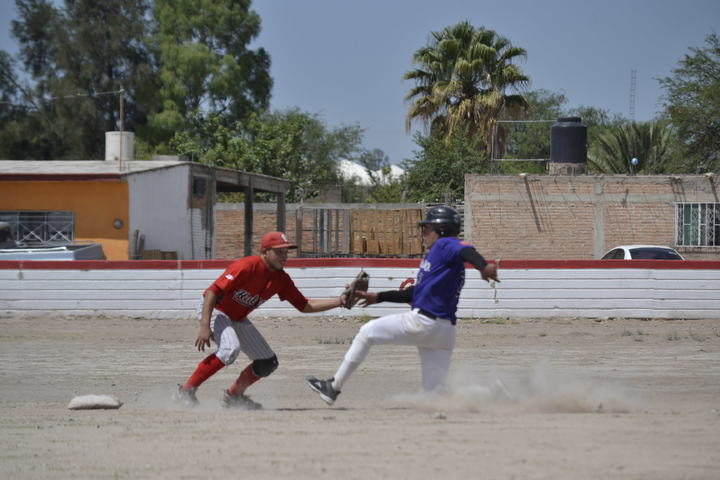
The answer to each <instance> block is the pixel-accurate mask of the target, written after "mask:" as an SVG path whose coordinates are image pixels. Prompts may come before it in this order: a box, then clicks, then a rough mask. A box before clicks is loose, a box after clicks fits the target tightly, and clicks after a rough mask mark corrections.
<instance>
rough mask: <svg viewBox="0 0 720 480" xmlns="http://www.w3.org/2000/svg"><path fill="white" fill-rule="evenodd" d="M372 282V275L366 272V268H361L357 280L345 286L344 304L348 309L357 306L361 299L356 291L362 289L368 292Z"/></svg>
mask: <svg viewBox="0 0 720 480" xmlns="http://www.w3.org/2000/svg"><path fill="white" fill-rule="evenodd" d="M369 284H370V275H368V274H367V273H365V271H364V270H360V273H358V274H357V276H356V277H355V280H353V281H352V282H351V283H350V285H348V286H347V287H346V288H345V291H344V292H343V295H345V304H344V305H343V306H344V307H345V308H347V309H348V310H349V309H351V308H352V307H354V306H355V304H356V303H357V302H358V301H360V297H359V296H356V295H355V292H357V291H361V292H366V291H367V289H368V285H369Z"/></svg>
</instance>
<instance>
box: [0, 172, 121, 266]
mask: <svg viewBox="0 0 720 480" xmlns="http://www.w3.org/2000/svg"><path fill="white" fill-rule="evenodd" d="M128 203H129V202H128V184H127V182H124V181H120V180H114V181H113V180H110V181H97V180H90V181H57V182H53V181H48V182H35V181H17V182H14V181H9V182H0V210H46V211H51V210H68V211H73V212H75V241H76V242H98V243H100V244H102V246H103V250H104V251H105V256H106V257H107V259H108V260H127V259H128V221H129V218H128ZM116 218H119V219H120V220H122V222H123V226H122V228H121V229H119V230H117V229H115V228H114V227H113V221H114V220H115V219H116Z"/></svg>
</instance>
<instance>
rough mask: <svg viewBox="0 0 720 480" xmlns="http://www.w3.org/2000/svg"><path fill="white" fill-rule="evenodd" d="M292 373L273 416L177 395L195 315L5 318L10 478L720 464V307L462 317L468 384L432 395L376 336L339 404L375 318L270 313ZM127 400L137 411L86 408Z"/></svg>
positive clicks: (3, 391)
mask: <svg viewBox="0 0 720 480" xmlns="http://www.w3.org/2000/svg"><path fill="white" fill-rule="evenodd" d="M254 321H255V324H256V325H257V326H258V327H259V328H260V330H261V331H262V332H263V333H264V334H265V336H266V337H267V339H268V340H269V342H270V344H271V345H272V346H273V347H274V348H275V350H276V352H277V354H278V357H279V359H280V368H279V369H278V370H277V371H276V372H275V373H274V374H273V375H272V376H271V377H269V378H268V379H265V380H263V381H261V382H259V383H258V384H256V385H255V386H253V387H252V388H251V390H250V391H249V393H250V394H251V396H252V397H253V398H254V399H255V400H257V401H260V402H262V403H263V404H264V406H265V408H264V410H261V411H253V412H247V411H236V410H230V411H229V410H225V409H222V408H221V407H220V399H221V390H222V389H223V388H224V387H227V386H228V385H229V384H230V382H231V381H232V380H233V379H234V378H235V376H236V375H237V373H238V372H239V370H240V369H241V368H242V367H243V366H244V365H245V359H244V358H242V357H241V359H239V361H238V363H236V364H235V365H233V366H231V367H229V368H227V369H224V370H223V371H221V372H220V373H218V374H217V375H216V376H215V377H213V378H211V379H210V380H209V381H208V382H207V383H206V384H205V385H203V387H202V388H201V390H200V391H199V393H198V397H199V399H200V401H201V406H200V408H198V409H196V410H193V411H189V410H185V409H183V408H180V407H179V406H177V405H174V404H173V403H172V402H171V401H170V397H171V395H172V392H173V389H174V387H175V384H176V383H178V382H181V381H183V380H184V379H185V378H186V377H187V375H189V374H190V373H191V372H192V370H193V369H194V368H195V366H196V365H197V362H198V361H199V360H200V359H201V358H203V355H202V354H200V353H199V352H196V351H194V347H193V345H192V344H193V341H194V339H195V336H196V334H197V328H196V323H195V321H194V320H191V319H188V320H143V319H129V318H123V319H110V318H32V319H30V318H23V319H20V318H14V319H11V318H0V340H1V345H2V348H1V349H0V358H1V359H2V361H0V378H1V379H2V382H1V384H0V385H1V386H2V388H0V432H1V434H0V455H1V456H2V461H1V462H0V477H1V478H12V479H24V478H33V479H48V478H81V479H104V478H112V479H117V478H121V479H122V478H133V479H135V478H152V479H180V478H214V479H223V478H247V479H278V478H279V479H284V478H287V479H290V478H292V479H305V478H313V479H315V478H328V479H338V478H341V479H377V478H393V479H404V478H415V479H419V478H444V479H454V478H463V479H470V478H492V479H510V478H533V479H534V478H546V479H579V478H618V479H619V478H622V479H626V478H632V479H634V478H642V479H655V478H657V479H682V478H692V479H705V478H706V479H716V478H720V320H691V321H682V320H673V321H641V320H627V319H614V320H603V321H594V320H591V319H534V320H513V319H497V320H489V321H481V320H461V321H460V323H459V327H458V328H459V332H458V333H459V335H458V345H457V348H456V351H455V355H454V357H453V367H452V379H451V386H452V393H451V394H450V395H449V396H448V397H446V398H441V399H439V398H430V397H426V396H423V395H420V394H418V393H417V390H418V385H419V362H418V358H417V353H416V351H415V350H414V349H413V348H411V347H388V346H382V347H375V348H373V350H372V351H371V352H370V355H369V356H368V359H367V361H366V362H365V363H364V364H363V366H362V367H361V368H360V369H359V370H358V371H357V372H356V374H355V375H354V376H353V377H352V378H351V379H350V381H349V382H348V383H347V384H346V386H345V391H344V392H343V393H342V395H341V396H340V398H339V400H338V402H337V404H336V407H334V408H331V407H327V406H325V404H324V403H322V402H321V401H320V399H319V398H318V397H317V396H316V395H315V394H314V393H313V392H311V391H310V389H309V388H308V387H307V386H306V385H305V383H304V381H303V375H304V374H305V373H314V374H317V375H319V376H329V375H330V374H332V373H333V372H334V369H335V367H336V366H337V365H338V362H339V361H340V359H341V357H342V355H343V354H344V352H345V350H346V349H347V347H348V344H349V341H350V339H351V338H352V336H353V335H354V334H355V332H356V331H357V329H358V327H359V325H360V321H359V320H356V319H337V318H314V317H296V318H274V319H269V318H268V319H263V318H257V317H256V318H255V319H254ZM85 394H111V395H115V396H117V397H118V398H119V399H120V400H122V401H123V402H124V405H123V406H122V408H120V409H119V410H92V411H74V410H68V408H67V405H68V403H69V402H70V400H71V399H72V398H73V397H74V396H76V395H85Z"/></svg>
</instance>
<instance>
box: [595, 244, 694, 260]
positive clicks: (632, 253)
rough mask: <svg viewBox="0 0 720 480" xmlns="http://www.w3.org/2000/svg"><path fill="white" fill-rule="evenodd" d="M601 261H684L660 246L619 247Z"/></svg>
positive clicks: (668, 248) (676, 254)
mask: <svg viewBox="0 0 720 480" xmlns="http://www.w3.org/2000/svg"><path fill="white" fill-rule="evenodd" d="M601 260H685V259H684V258H683V257H682V255H680V254H679V253H678V252H676V251H675V250H674V249H672V248H670V247H664V246H662V245H620V246H618V247H615V248H613V249H612V250H610V251H609V252H607V253H606V254H605V255H603V256H602V258H601Z"/></svg>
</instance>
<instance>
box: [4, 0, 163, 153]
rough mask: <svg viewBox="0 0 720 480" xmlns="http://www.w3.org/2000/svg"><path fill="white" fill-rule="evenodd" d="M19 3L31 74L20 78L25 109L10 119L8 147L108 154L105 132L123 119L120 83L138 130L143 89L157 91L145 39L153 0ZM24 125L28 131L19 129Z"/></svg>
mask: <svg viewBox="0 0 720 480" xmlns="http://www.w3.org/2000/svg"><path fill="white" fill-rule="evenodd" d="M16 4H17V8H18V13H19V17H18V20H14V21H13V22H12V34H13V36H14V38H15V39H16V40H17V41H18V42H19V45H20V52H19V59H20V63H21V64H22V70H23V71H24V72H25V74H26V75H27V76H29V78H30V79H31V81H26V82H25V83H24V84H22V85H21V84H20V82H17V80H16V81H15V87H14V88H15V90H14V91H15V93H16V94H18V95H16V97H15V99H16V100H18V101H22V102H23V107H24V109H25V113H24V114H22V115H20V114H16V115H15V117H14V118H13V119H12V121H11V122H10V123H8V124H3V126H2V135H3V136H4V137H5V139H6V140H7V141H10V144H9V145H6V146H4V147H3V148H6V149H9V150H11V151H14V152H17V154H19V155H20V158H53V159H60V158H103V156H104V142H105V138H104V132H105V131H108V130H117V129H118V127H119V124H120V103H119V101H118V98H119V95H118V93H117V92H118V91H119V90H121V89H125V90H126V92H127V95H126V100H127V101H126V103H125V112H126V115H125V120H126V123H125V127H126V128H127V129H128V130H131V129H133V128H134V127H135V126H136V125H137V124H138V123H142V122H143V121H144V119H145V111H144V110H143V107H142V106H143V105H144V103H145V102H144V95H147V94H148V93H149V92H151V90H152V89H151V88H149V86H148V82H149V77H150V75H151V70H152V69H151V66H150V63H149V62H150V58H149V56H148V53H147V50H146V48H145V45H144V44H143V43H142V39H143V38H144V36H145V35H146V30H145V28H146V27H145V25H146V22H145V18H146V17H145V16H146V13H147V4H146V1H145V0H128V1H125V2H96V1H93V0H67V1H66V2H65V5H64V7H63V8H56V7H55V6H54V5H53V2H50V1H48V0H17V1H16ZM19 77H20V76H19V75H14V76H13V78H15V79H17V78H19ZM0 88H3V90H5V89H6V88H7V85H6V84H3V85H0ZM19 92H22V93H21V94H19ZM16 113H17V112H16ZM18 131H20V132H23V133H24V134H25V135H26V137H25V138H23V137H18V136H17V135H14V134H13V132H18ZM28 138H29V141H28ZM17 154H16V155H17Z"/></svg>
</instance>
